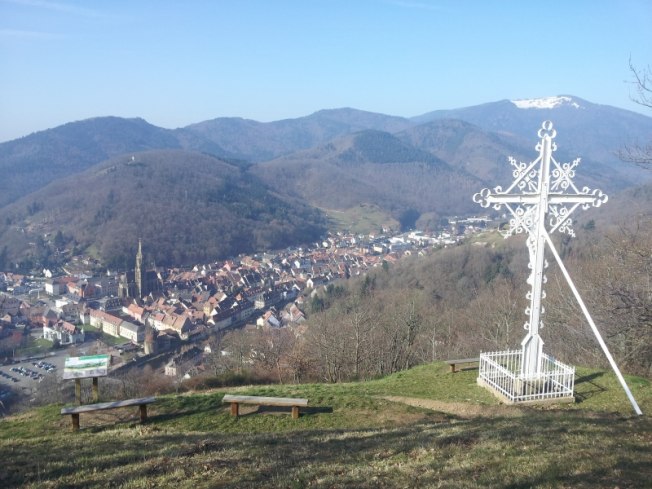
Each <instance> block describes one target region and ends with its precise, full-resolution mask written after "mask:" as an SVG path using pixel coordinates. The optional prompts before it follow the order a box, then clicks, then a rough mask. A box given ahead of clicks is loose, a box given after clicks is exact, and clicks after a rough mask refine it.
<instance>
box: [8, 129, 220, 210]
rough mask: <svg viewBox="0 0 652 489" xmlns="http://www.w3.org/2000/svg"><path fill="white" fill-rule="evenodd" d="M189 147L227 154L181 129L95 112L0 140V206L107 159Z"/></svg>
mask: <svg viewBox="0 0 652 489" xmlns="http://www.w3.org/2000/svg"><path fill="white" fill-rule="evenodd" d="M181 148H190V149H196V150H200V151H204V152H208V153H211V154H214V155H218V156H224V155H227V153H226V151H224V150H222V149H221V148H219V147H218V146H217V145H216V144H215V143H210V142H208V141H205V140H201V138H200V137H199V136H198V135H195V134H193V133H188V132H187V131H183V130H177V131H170V130H168V129H162V128H160V127H156V126H153V125H152V124H149V123H148V122H146V121H145V120H143V119H123V118H120V117H96V118H93V119H86V120H84V121H78V122H70V123H68V124H64V125H62V126H59V127H56V128H53V129H48V130H46V131H41V132H38V133H34V134H30V135H29V136H25V137H23V138H20V139H16V140H13V141H9V142H6V143H3V144H0V172H2V174H3V175H4V177H3V179H2V180H0V207H2V206H3V205H6V204H8V203H10V202H12V201H14V200H16V199H17V198H20V197H22V196H24V195H27V194H29V193H30V192H33V191H35V190H38V189H39V188H41V187H43V186H45V185H47V184H48V183H50V182H52V181H55V180H57V179H58V178H65V177H67V176H69V175H75V174H77V173H79V172H82V171H84V170H86V169H87V168H90V167H91V166H93V165H95V164H97V163H100V162H102V161H104V160H106V159H108V158H111V157H114V156H118V155H122V154H126V153H135V152H138V151H146V150H150V149H181Z"/></svg>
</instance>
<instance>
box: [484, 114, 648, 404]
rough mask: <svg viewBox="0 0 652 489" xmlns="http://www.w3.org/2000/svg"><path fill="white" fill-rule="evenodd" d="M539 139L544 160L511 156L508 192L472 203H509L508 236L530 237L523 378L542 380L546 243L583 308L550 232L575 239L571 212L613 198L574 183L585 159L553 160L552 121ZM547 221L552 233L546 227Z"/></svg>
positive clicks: (496, 192) (498, 191) (496, 205)
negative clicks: (578, 166)
mask: <svg viewBox="0 0 652 489" xmlns="http://www.w3.org/2000/svg"><path fill="white" fill-rule="evenodd" d="M538 135H539V138H541V139H540V141H539V142H538V143H537V146H536V150H537V151H539V157H538V158H537V159H536V160H534V161H532V162H530V163H521V162H517V161H516V160H515V159H514V158H512V157H510V158H509V161H510V163H511V165H512V166H513V167H514V170H513V175H514V178H515V179H514V182H513V183H512V184H511V185H510V186H509V188H507V190H503V189H502V187H500V186H499V187H495V188H494V189H493V191H492V190H490V189H488V188H485V189H483V190H482V191H480V192H479V193H477V194H475V195H474V196H473V200H474V201H475V202H477V203H479V204H480V205H481V206H482V207H489V206H493V208H494V209H500V208H501V207H502V206H503V205H504V206H505V207H506V208H507V209H508V210H509V212H510V214H511V215H512V218H511V219H510V221H509V230H508V232H507V236H510V235H512V234H517V233H521V232H527V233H528V238H527V247H528V251H529V255H530V263H529V268H530V270H531V272H530V276H529V278H528V280H527V282H528V284H529V285H530V291H529V292H528V294H527V298H528V299H529V301H530V305H529V306H528V308H527V309H526V310H525V313H526V314H528V315H529V320H528V322H527V323H525V329H526V330H527V334H526V336H525V338H524V339H523V341H522V342H521V346H522V355H523V356H522V364H521V376H522V378H524V379H534V378H538V377H539V376H540V374H541V366H542V354H543V340H542V339H541V336H540V335H539V330H540V329H541V328H542V327H543V321H542V320H541V316H542V314H543V312H544V309H543V307H542V304H541V300H542V299H543V298H545V292H544V290H543V285H544V284H545V282H546V277H545V275H544V269H545V268H546V267H547V266H548V264H547V262H546V260H545V257H544V255H545V247H546V243H547V244H548V245H549V246H550V248H551V250H552V252H553V254H554V256H555V259H556V260H557V261H558V263H559V265H560V267H561V269H562V271H563V272H564V276H565V277H566V279H567V281H568V283H569V285H570V287H571V289H572V290H573V293H574V294H575V297H576V299H577V300H578V301H579V302H580V305H581V306H583V302H582V300H581V298H580V296H579V293H578V292H577V289H576V288H575V286H574V284H573V283H572V281H571V279H570V276H569V275H568V273H567V272H566V269H565V267H564V266H563V263H562V262H561V259H560V258H559V255H558V253H557V251H556V250H555V248H554V246H553V243H552V240H551V239H550V236H549V233H552V232H554V231H557V230H558V231H559V232H564V233H567V234H569V235H570V236H574V235H575V233H574V231H573V228H572V224H573V221H572V219H571V218H570V215H571V213H572V212H573V211H574V210H575V209H577V208H578V207H580V206H581V207H582V208H583V209H588V208H590V207H599V206H600V205H602V204H604V203H605V202H607V199H608V198H607V196H606V195H605V194H604V193H602V191H601V190H591V189H589V188H588V187H583V188H582V190H579V189H578V188H577V187H576V186H575V184H574V183H573V180H572V179H573V177H574V176H575V167H577V165H578V164H579V162H580V158H577V159H575V160H574V161H573V162H572V163H562V164H560V163H558V162H557V161H556V160H555V159H554V158H553V156H552V153H553V151H556V150H557V145H556V144H555V142H554V141H553V139H554V138H555V136H556V135H557V132H556V130H555V129H554V128H553V124H552V122H550V121H545V122H544V123H543V124H542V126H541V129H539V133H538ZM546 221H547V225H548V226H549V229H548V228H547V227H546ZM583 310H584V312H585V316H586V317H587V319H588V320H589V323H590V324H591V327H592V328H593V332H594V333H595V335H596V337H597V338H598V341H599V342H600V346H601V347H602V349H603V350H604V352H605V354H606V355H607V358H608V359H609V361H610V362H611V364H612V367H613V368H614V370H615V371H616V373H617V375H618V377H619V380H621V379H622V375H620V371H619V370H618V367H617V366H616V364H615V362H614V361H613V358H612V357H611V354H610V353H609V351H608V349H607V347H606V345H605V344H604V341H602V337H601V336H600V333H599V332H598V330H597V328H596V327H595V324H594V323H593V320H592V319H591V318H590V316H589V314H588V311H586V308H585V307H583ZM621 384H623V387H624V388H625V390H626V392H627V393H628V396H630V401H632V402H633V404H634V405H635V409H636V410H637V412H639V411H640V410H639V409H638V405H636V401H634V399H633V397H632V396H631V393H630V392H629V389H628V388H627V385H626V384H625V381H624V379H622V380H621ZM639 414H640V412H639Z"/></svg>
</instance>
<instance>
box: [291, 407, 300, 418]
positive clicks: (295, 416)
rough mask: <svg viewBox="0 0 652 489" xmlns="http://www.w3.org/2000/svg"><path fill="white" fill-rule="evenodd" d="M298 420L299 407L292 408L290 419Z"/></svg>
mask: <svg viewBox="0 0 652 489" xmlns="http://www.w3.org/2000/svg"><path fill="white" fill-rule="evenodd" d="M298 418H299V406H292V419H298Z"/></svg>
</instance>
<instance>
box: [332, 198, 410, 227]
mask: <svg viewBox="0 0 652 489" xmlns="http://www.w3.org/2000/svg"><path fill="white" fill-rule="evenodd" d="M322 210H323V211H324V212H325V213H326V215H327V216H328V218H329V220H330V224H331V225H330V226H329V227H330V228H331V229H334V230H336V231H348V232H351V233H354V234H360V233H361V234H369V233H378V232H379V231H380V229H381V228H382V227H383V226H387V227H391V228H392V229H398V228H399V223H398V221H397V220H396V219H393V218H392V217H391V216H390V215H389V214H387V213H386V212H385V211H383V210H382V209H381V208H380V207H378V206H376V205H373V204H360V205H359V206H355V207H351V208H350V209H346V210H343V211H342V210H333V209H322Z"/></svg>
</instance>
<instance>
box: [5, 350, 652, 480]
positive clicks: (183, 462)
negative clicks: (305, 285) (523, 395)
mask: <svg viewBox="0 0 652 489" xmlns="http://www.w3.org/2000/svg"><path fill="white" fill-rule="evenodd" d="M476 375H477V371H473V370H469V371H464V372H461V373H457V374H454V375H452V374H449V373H447V366H446V365H443V364H440V363H436V364H432V365H426V366H422V367H417V368H415V369H412V370H410V371H408V372H403V373H399V374H396V375H393V376H390V377H387V378H384V379H380V380H376V381H371V382H366V383H350V384H338V385H325V384H311V385H288V386H271V387H270V386H265V387H250V388H239V389H229V391H231V392H233V391H239V392H242V393H248V394H259V395H279V396H301V397H307V398H308V399H309V400H310V406H312V407H311V408H310V409H309V410H308V412H307V413H306V414H304V415H302V416H301V418H300V419H298V420H292V419H291V417H290V416H289V415H288V414H287V411H286V412H280V411H276V410H273V409H271V408H268V409H266V410H263V412H259V413H253V412H252V413H251V414H247V412H248V411H253V410H255V408H253V407H252V408H250V409H248V408H246V407H245V408H243V412H244V413H245V415H244V416H241V417H240V418H237V419H236V418H232V417H231V416H229V412H228V406H224V405H222V403H221V398H222V396H223V394H224V392H223V391H216V392H212V393H200V394H190V395H182V396H165V397H163V398H161V400H160V402H157V404H155V405H153V406H152V407H151V409H150V413H151V417H150V421H149V422H148V423H147V424H145V425H143V426H141V425H139V424H137V422H136V412H137V409H135V408H129V409H124V410H117V411H116V410H114V411H108V412H105V413H101V414H94V415H83V414H82V416H81V424H82V430H81V431H80V432H78V433H71V432H70V420H69V418H68V417H67V416H66V417H65V418H63V417H61V416H60V415H59V408H60V406H48V407H44V408H40V409H36V410H33V411H30V412H28V413H25V414H22V415H19V416H15V417H13V418H10V419H9V420H7V421H5V422H2V423H0V460H2V469H3V470H2V471H0V486H2V487H7V488H8V487H39V488H40V487H80V488H81V487H84V488H85V487H125V488H137V487H175V488H185V487H188V488H190V487H192V488H193V489H195V488H202V487H239V488H241V487H308V486H310V487H329V488H330V487H456V488H466V487H469V488H475V487H514V488H516V487H532V486H535V487H586V488H589V487H591V488H593V487H611V488H613V487H616V486H618V487H620V488H621V489H622V488H626V487H644V486H645V485H646V484H648V483H649V481H650V478H651V477H652V421H651V418H650V417H649V416H647V415H645V416H641V417H634V416H632V415H631V412H632V411H631V407H630V406H629V403H628V401H627V398H626V397H625V395H624V394H623V393H622V391H621V389H620V387H619V385H618V384H617V382H616V380H615V378H614V376H613V375H612V374H610V373H605V372H600V371H593V370H583V369H580V370H579V371H578V376H577V377H578V378H577V389H576V390H577V395H578V399H579V400H580V401H581V402H578V403H576V404H573V405H560V406H547V407H545V408H544V407H539V408H527V409H526V408H520V409H517V408H513V407H508V406H500V405H499V404H498V402H497V401H495V400H494V398H493V397H492V396H491V395H489V394H488V393H487V392H486V391H485V390H483V389H481V388H479V387H477V386H476V385H475V377H476ZM628 381H629V383H630V386H631V388H632V391H633V392H634V395H635V397H636V398H637V401H638V402H639V404H640V405H641V408H642V409H643V411H644V412H645V413H649V412H652V387H651V386H650V383H649V382H648V381H646V380H643V379H635V378H630V379H628ZM386 396H402V397H404V398H409V399H413V398H420V399H421V400H423V402H433V403H436V404H437V405H439V406H441V407H442V408H443V410H444V411H447V414H444V413H442V412H439V411H433V410H429V409H423V408H417V407H412V406H409V405H407V404H404V403H401V402H391V401H388V400H386V399H383V397H386ZM477 411H480V413H479V414H478V412H477Z"/></svg>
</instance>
